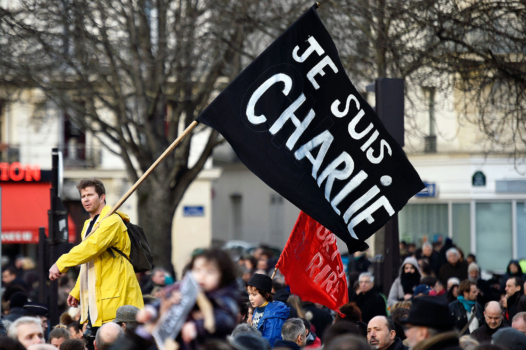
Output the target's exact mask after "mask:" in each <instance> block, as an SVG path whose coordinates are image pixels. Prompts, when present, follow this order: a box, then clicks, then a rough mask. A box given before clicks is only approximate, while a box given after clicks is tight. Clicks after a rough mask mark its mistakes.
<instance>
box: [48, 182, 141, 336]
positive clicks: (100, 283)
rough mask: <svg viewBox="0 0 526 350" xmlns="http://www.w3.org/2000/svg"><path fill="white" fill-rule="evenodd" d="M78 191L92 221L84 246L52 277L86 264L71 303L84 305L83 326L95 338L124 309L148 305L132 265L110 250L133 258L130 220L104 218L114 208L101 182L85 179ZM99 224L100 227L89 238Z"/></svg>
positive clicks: (84, 231)
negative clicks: (107, 200)
mask: <svg viewBox="0 0 526 350" xmlns="http://www.w3.org/2000/svg"><path fill="white" fill-rule="evenodd" d="M77 189H78V190H79V192H80V196H81V201H82V205H83V207H84V209H86V211H87V212H88V213H89V214H90V219H89V220H86V222H85V223H84V228H83V229H82V238H83V240H82V243H80V244H79V245H77V246H76V247H74V248H73V249H71V251H70V252H69V253H68V254H64V255H62V256H61V257H60V258H59V259H58V260H57V262H56V263H55V264H54V265H53V266H52V267H51V269H49V278H50V279H51V280H55V279H57V278H59V277H60V276H61V275H62V274H63V273H65V272H67V270H68V269H69V268H70V267H73V266H77V265H82V266H81V271H80V275H79V278H78V279H77V283H76V284H75V288H73V290H72V291H71V293H70V295H69V296H68V300H67V301H68V305H69V306H73V307H77V306H78V305H79V303H80V308H81V323H85V322H86V321H87V322H88V325H89V326H90V327H89V328H93V336H94V335H95V334H94V333H95V332H96V329H97V328H98V327H100V326H102V325H103V324H104V323H107V322H111V321H113V320H114V319H115V316H116V313H117V309H118V308H119V307H120V306H122V305H133V306H136V307H138V308H143V307H144V304H143V298H142V293H141V289H140V287H139V283H138V281H137V278H136V276H135V272H134V270H133V266H132V264H131V263H130V262H129V260H128V259H126V258H124V257H123V256H122V255H120V254H118V253H116V252H113V251H111V252H110V251H109V248H110V247H114V248H117V249H119V250H120V251H121V252H123V253H124V254H125V255H126V256H127V257H129V256H130V250H131V241H130V238H129V237H128V233H127V230H126V226H125V224H124V222H123V220H126V221H129V220H130V219H129V217H128V215H126V214H124V213H121V212H119V211H117V213H116V214H113V215H111V216H109V217H108V218H105V219H104V217H105V216H106V214H108V213H109V212H110V210H111V207H110V206H108V205H106V194H105V193H106V191H105V189H104V184H103V183H102V182H101V181H100V180H98V179H83V180H81V181H80V183H79V184H78V185H77ZM97 223H98V224H99V227H98V228H97V229H96V230H95V231H94V232H93V234H91V235H89V233H90V232H91V231H92V229H93V227H94V226H95V225H96V224H97ZM88 235H89V236H88ZM112 253H113V254H112Z"/></svg>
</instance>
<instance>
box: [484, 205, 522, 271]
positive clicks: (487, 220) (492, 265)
mask: <svg viewBox="0 0 526 350" xmlns="http://www.w3.org/2000/svg"><path fill="white" fill-rule="evenodd" d="M511 216H512V214H511V203H510V202H492V203H483V202H482V203H481V202H477V203H476V204H475V223H476V226H475V227H476V241H477V242H476V243H477V245H476V251H477V261H478V263H479V264H480V266H481V267H482V268H483V269H487V270H490V271H502V270H504V269H505V268H506V266H507V265H508V262H509V260H510V258H511V257H512V256H513V249H512V245H513V233H512V224H513V223H512V219H511Z"/></svg>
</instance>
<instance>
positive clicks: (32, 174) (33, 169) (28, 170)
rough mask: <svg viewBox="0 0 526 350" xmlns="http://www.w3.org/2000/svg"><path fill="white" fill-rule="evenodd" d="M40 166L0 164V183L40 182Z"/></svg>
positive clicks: (15, 163) (16, 163)
mask: <svg viewBox="0 0 526 350" xmlns="http://www.w3.org/2000/svg"><path fill="white" fill-rule="evenodd" d="M41 175H42V173H41V171H40V166H39V165H38V164H37V165H29V164H27V165H22V164H20V163H18V162H14V163H11V164H9V163H0V181H16V182H18V181H25V182H32V181H40V180H41Z"/></svg>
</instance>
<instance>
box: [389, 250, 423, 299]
mask: <svg viewBox="0 0 526 350" xmlns="http://www.w3.org/2000/svg"><path fill="white" fill-rule="evenodd" d="M406 264H411V265H413V266H414V268H415V270H416V272H418V274H419V275H420V276H421V275H422V273H421V272H420V267H419V266H418V261H416V259H415V258H412V257H408V258H405V260H404V262H403V263H402V265H401V266H400V269H399V271H398V277H397V278H396V279H395V280H394V282H393V284H392V285H391V290H390V291H389V297H388V298H387V306H388V307H392V306H393V305H394V304H396V303H397V302H399V301H403V300H404V295H405V293H404V288H403V286H402V280H401V279H402V272H403V271H404V266H405V265H406ZM419 284H420V283H417V284H416V285H415V287H416V286H418V285H419Z"/></svg>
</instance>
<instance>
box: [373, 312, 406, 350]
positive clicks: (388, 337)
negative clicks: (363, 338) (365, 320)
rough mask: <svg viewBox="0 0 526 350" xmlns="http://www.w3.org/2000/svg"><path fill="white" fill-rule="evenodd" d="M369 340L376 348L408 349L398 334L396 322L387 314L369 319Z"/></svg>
mask: <svg viewBox="0 0 526 350" xmlns="http://www.w3.org/2000/svg"><path fill="white" fill-rule="evenodd" d="M367 341H368V342H369V345H371V348H373V349H374V350H407V349H408V348H407V346H405V345H404V344H403V343H402V341H401V340H400V338H398V337H397V336H396V331H395V326H394V322H393V321H392V320H390V319H389V318H387V317H385V316H376V317H373V318H372V319H371V320H370V321H369V324H368V325H367Z"/></svg>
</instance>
